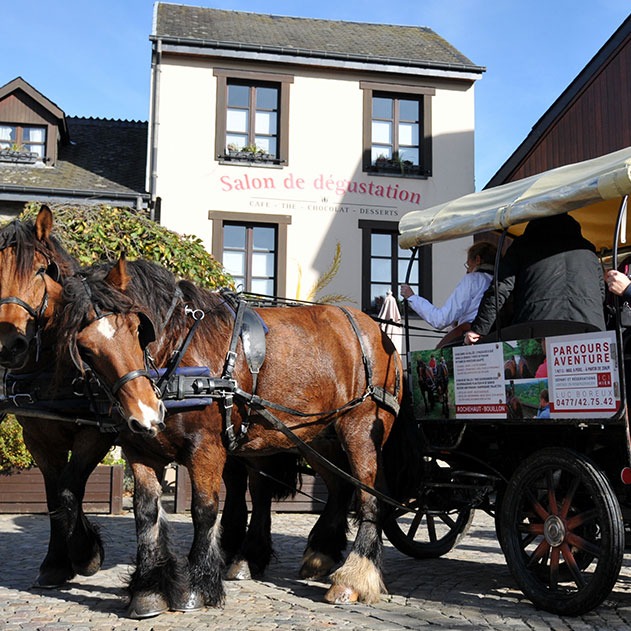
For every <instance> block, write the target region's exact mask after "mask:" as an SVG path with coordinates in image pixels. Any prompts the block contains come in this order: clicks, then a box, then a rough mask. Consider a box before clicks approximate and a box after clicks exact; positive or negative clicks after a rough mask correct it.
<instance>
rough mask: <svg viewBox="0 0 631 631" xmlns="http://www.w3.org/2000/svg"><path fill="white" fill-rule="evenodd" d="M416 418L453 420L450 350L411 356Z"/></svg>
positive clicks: (451, 360)
mask: <svg viewBox="0 0 631 631" xmlns="http://www.w3.org/2000/svg"><path fill="white" fill-rule="evenodd" d="M410 371H411V376H412V379H411V382H412V397H413V401H414V411H415V416H416V418H419V419H422V418H440V419H447V418H455V403H454V385H453V349H451V348H444V349H438V350H427V351H413V352H411V353H410Z"/></svg>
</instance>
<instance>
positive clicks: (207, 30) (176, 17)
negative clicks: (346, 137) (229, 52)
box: [152, 3, 484, 72]
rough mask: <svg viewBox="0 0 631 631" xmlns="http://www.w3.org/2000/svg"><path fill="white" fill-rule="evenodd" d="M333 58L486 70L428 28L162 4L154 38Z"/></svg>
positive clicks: (158, 12)
mask: <svg viewBox="0 0 631 631" xmlns="http://www.w3.org/2000/svg"><path fill="white" fill-rule="evenodd" d="M157 38H160V39H164V40H175V41H178V42H180V43H183V44H185V43H187V41H188V43H190V44H191V45H194V44H195V43H204V44H205V45H213V44H215V45H220V46H221V47H223V48H235V49H238V48H239V47H240V46H249V47H251V46H255V47H260V48H261V49H262V50H274V51H276V52H279V53H282V54H287V55H297V54H304V55H310V56H313V57H322V58H335V59H364V60H365V61H370V62H373V63H374V62H376V63H380V62H381V63H385V62H386V61H388V62H393V61H395V60H396V61H399V62H400V63H403V64H409V65H417V66H428V67H430V66H446V67H449V68H451V69H462V70H463V71H472V70H473V71H478V72H479V71H483V70H484V68H482V67H480V66H476V65H474V64H473V62H472V61H471V60H470V59H468V58H467V57H465V55H463V54H462V53H461V52H459V51H458V50H457V49H456V48H454V47H453V46H452V45H451V44H449V42H447V41H446V40H444V39H443V38H442V37H440V35H437V34H436V33H435V32H434V31H432V30H431V29H430V28H427V27H422V26H396V25H390V24H370V23H364V22H343V21H333V20H319V19H318V20H316V19H312V18H297V17H287V16H279V15H262V14H258V13H244V12H237V11H223V10H218V9H206V8H202V7H191V6H184V5H178V4H168V3H159V4H158V6H157V12H156V22H155V25H154V33H153V35H152V39H157Z"/></svg>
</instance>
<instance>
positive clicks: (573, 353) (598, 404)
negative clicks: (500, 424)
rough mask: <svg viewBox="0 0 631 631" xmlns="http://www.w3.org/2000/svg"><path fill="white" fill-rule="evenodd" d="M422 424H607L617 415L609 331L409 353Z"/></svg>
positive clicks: (615, 368)
mask: <svg viewBox="0 0 631 631" xmlns="http://www.w3.org/2000/svg"><path fill="white" fill-rule="evenodd" d="M410 355H411V369H412V384H413V397H414V408H415V412H416V416H417V418H419V419H422V418H442V419H450V418H451V419H458V420H460V419H467V420H475V419H478V420H502V419H508V420H532V421H533V422H536V421H538V420H545V419H555V418H558V419H562V418H577V419H581V418H586V419H588V418H589V419H591V418H610V417H612V416H613V415H614V414H615V413H616V412H617V411H618V410H619V408H620V379H619V375H618V363H617V362H618V360H617V347H616V342H615V334H614V333H613V332H612V331H598V332H595V333H583V334H580V335H565V336H558V337H549V338H537V339H531V340H515V341H510V342H493V343H490V344H476V345H473V346H458V347H451V348H444V349H439V350H432V351H416V352H414V353H411V354H410Z"/></svg>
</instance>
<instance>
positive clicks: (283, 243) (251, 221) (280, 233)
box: [208, 210, 291, 298]
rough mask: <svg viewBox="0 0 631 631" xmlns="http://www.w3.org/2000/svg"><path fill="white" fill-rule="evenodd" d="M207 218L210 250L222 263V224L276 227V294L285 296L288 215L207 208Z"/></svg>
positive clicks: (289, 223)
mask: <svg viewBox="0 0 631 631" xmlns="http://www.w3.org/2000/svg"><path fill="white" fill-rule="evenodd" d="M208 219H209V220H210V221H211V222H212V243H211V251H212V254H213V256H214V257H215V259H216V260H217V261H218V262H219V263H221V264H222V265H223V250H224V239H223V231H224V225H225V224H226V223H228V224H243V225H268V226H274V227H275V228H276V276H275V284H276V291H275V293H276V295H277V296H278V297H280V298H287V226H289V225H291V216H290V215H263V214H260V213H238V212H225V211H221V210H209V211H208Z"/></svg>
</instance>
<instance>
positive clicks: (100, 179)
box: [0, 117, 147, 202]
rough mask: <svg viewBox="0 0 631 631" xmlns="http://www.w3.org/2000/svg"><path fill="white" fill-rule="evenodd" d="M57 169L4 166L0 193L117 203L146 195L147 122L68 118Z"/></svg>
mask: <svg viewBox="0 0 631 631" xmlns="http://www.w3.org/2000/svg"><path fill="white" fill-rule="evenodd" d="M65 120H66V124H67V126H68V135H69V138H70V142H69V143H65V144H62V145H61V146H60V148H59V159H58V161H57V163H56V164H55V166H53V167H47V166H43V165H34V166H30V165H29V166H24V165H20V166H18V165H14V164H10V163H0V195H3V194H7V193H9V192H13V193H15V194H17V193H22V194H24V195H26V196H27V197H29V198H30V199H42V196H45V195H44V194H47V195H48V196H51V197H60V198H64V199H85V200H86V201H88V200H90V199H94V200H99V201H101V200H103V201H107V202H115V201H116V200H133V199H135V198H136V197H139V196H144V197H147V194H146V192H145V169H146V157H147V123H146V122H135V121H134V122H130V121H120V120H108V119H96V118H78V117H67V118H66V119H65Z"/></svg>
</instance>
